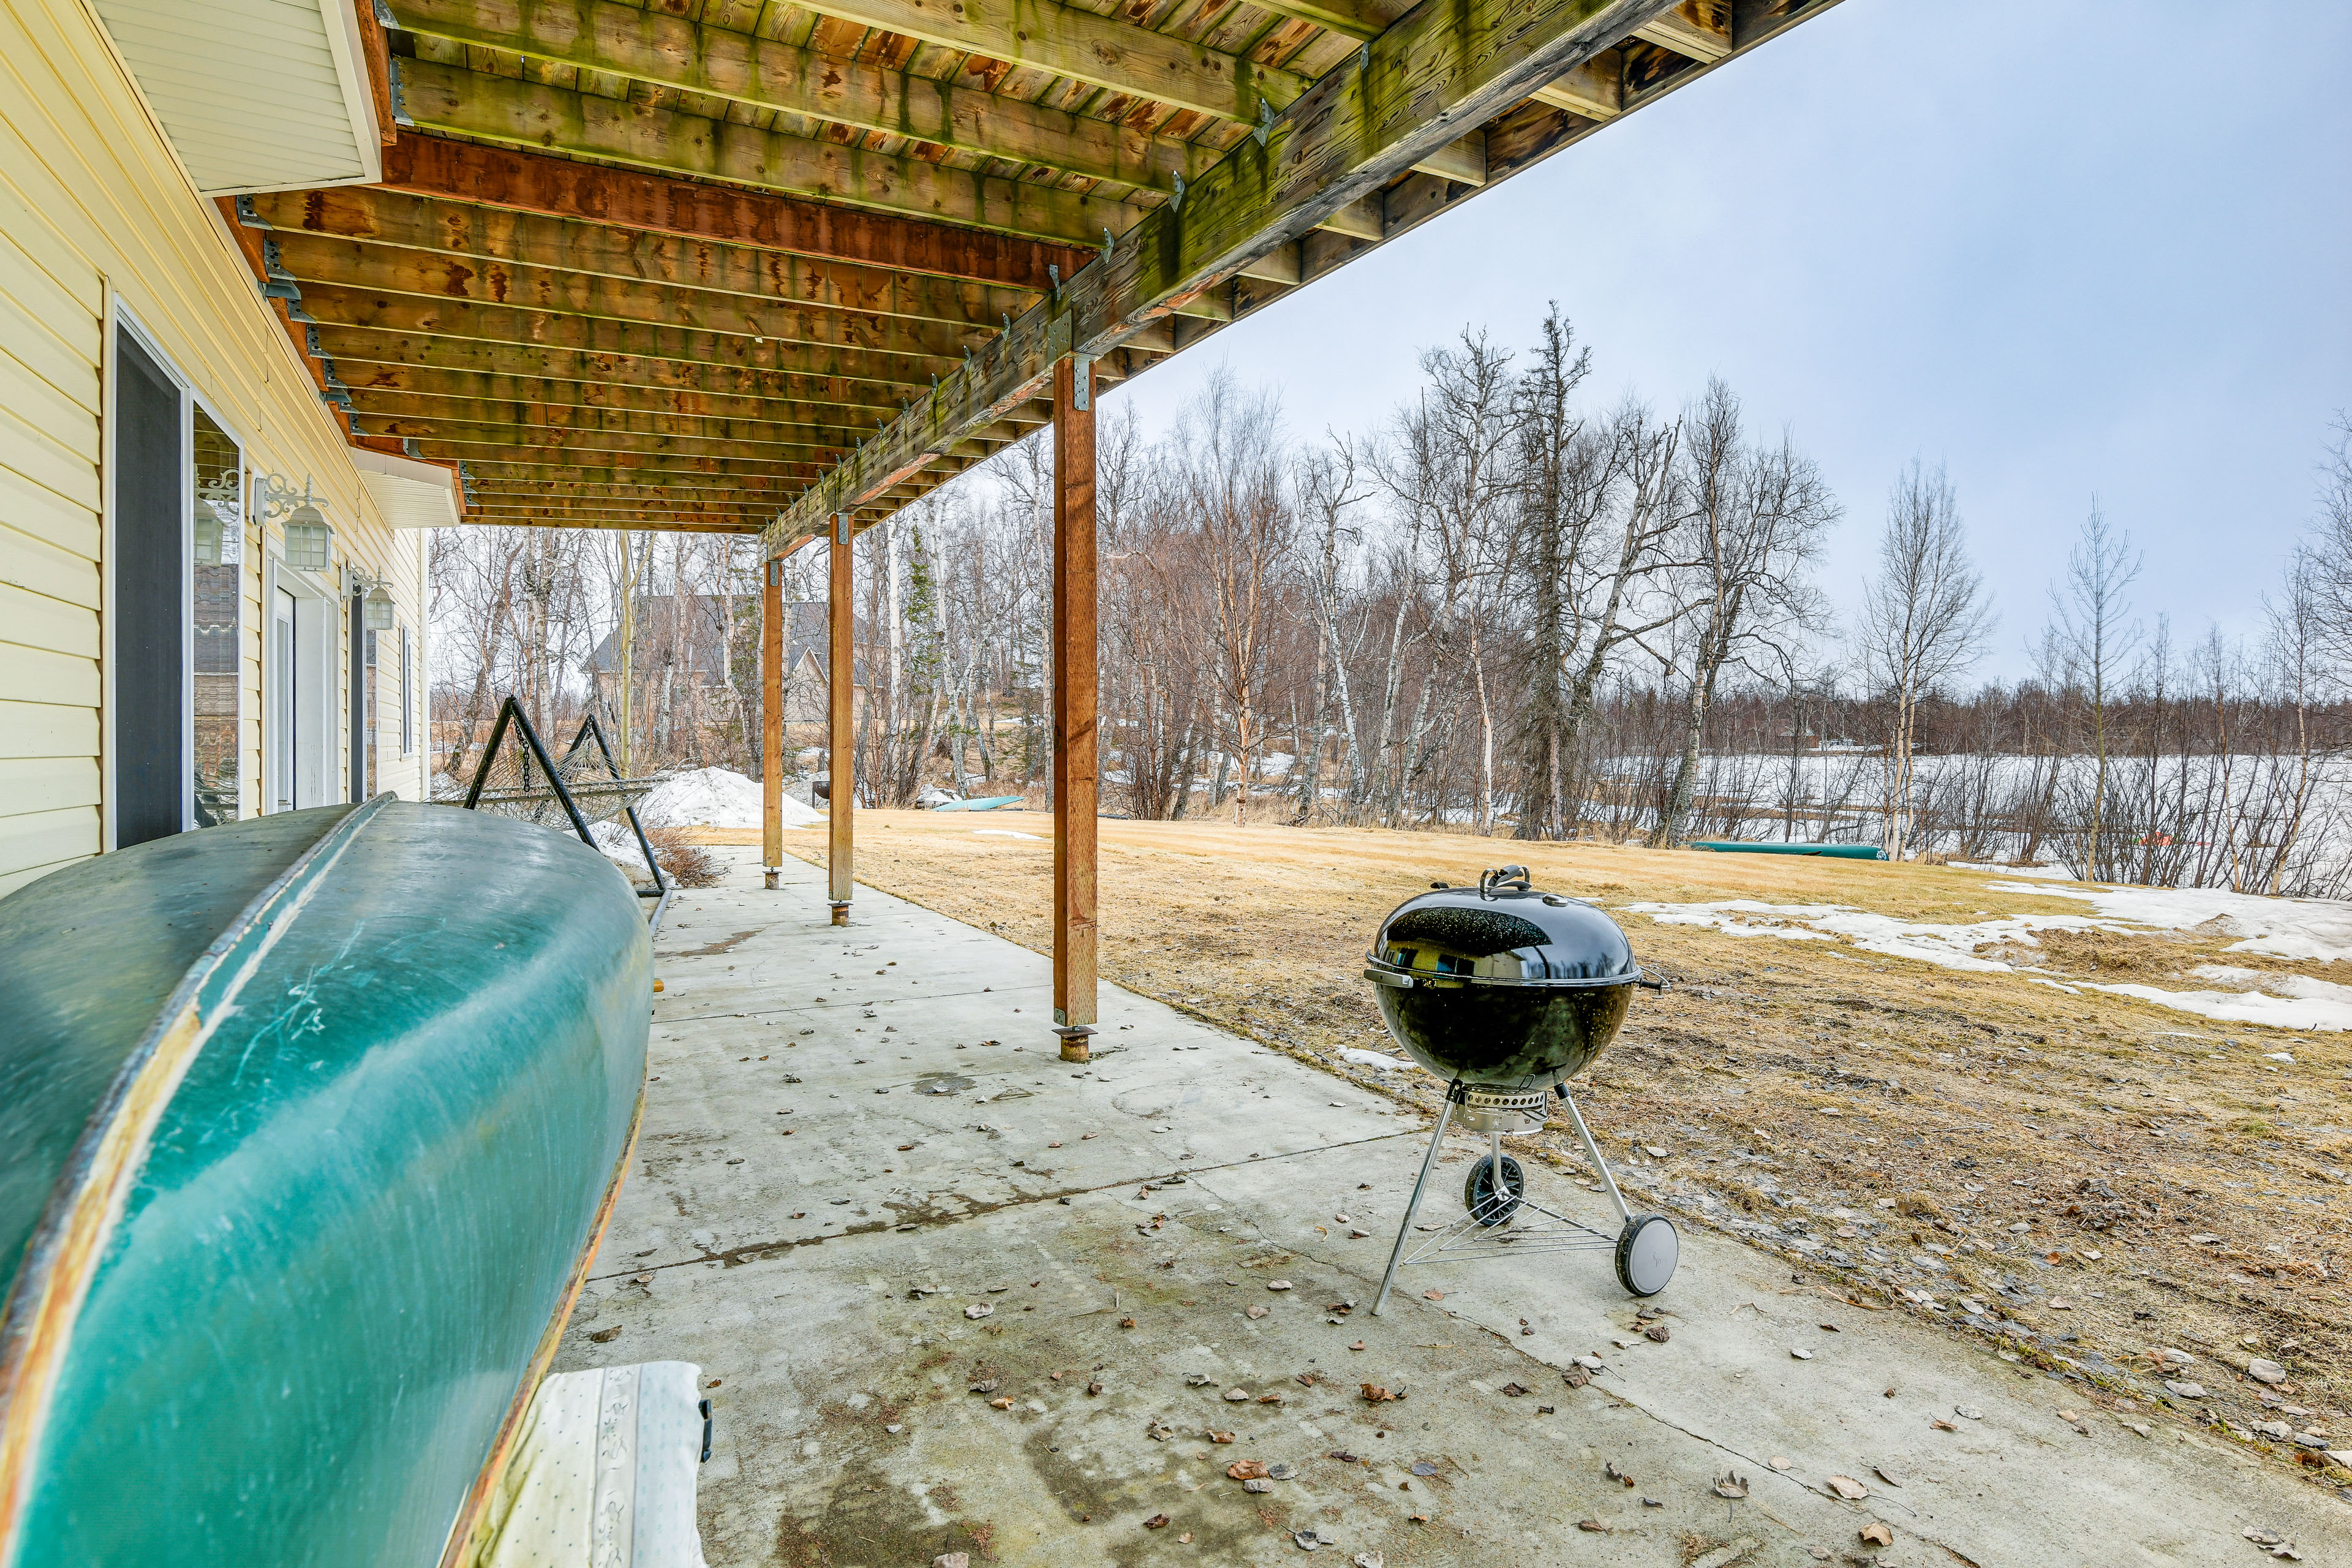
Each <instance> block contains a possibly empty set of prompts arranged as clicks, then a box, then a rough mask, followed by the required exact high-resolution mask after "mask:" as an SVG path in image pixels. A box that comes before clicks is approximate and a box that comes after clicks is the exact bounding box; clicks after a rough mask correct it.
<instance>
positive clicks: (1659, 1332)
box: [1643, 1323, 1675, 1344]
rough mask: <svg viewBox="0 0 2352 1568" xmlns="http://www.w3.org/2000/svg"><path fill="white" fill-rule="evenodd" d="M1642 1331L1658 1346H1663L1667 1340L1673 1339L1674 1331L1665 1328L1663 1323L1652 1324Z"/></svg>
mask: <svg viewBox="0 0 2352 1568" xmlns="http://www.w3.org/2000/svg"><path fill="white" fill-rule="evenodd" d="M1643 1333H1644V1334H1647V1335H1648V1336H1649V1337H1650V1338H1651V1339H1653V1340H1655V1341H1656V1342H1658V1343H1660V1344H1664V1343H1665V1342H1667V1341H1668V1340H1670V1339H1672V1338H1674V1337H1675V1336H1674V1331H1673V1330H1671V1329H1669V1328H1667V1327H1666V1325H1665V1324H1664V1323H1652V1324H1651V1325H1650V1326H1649V1327H1648V1328H1646V1329H1644V1330H1643Z"/></svg>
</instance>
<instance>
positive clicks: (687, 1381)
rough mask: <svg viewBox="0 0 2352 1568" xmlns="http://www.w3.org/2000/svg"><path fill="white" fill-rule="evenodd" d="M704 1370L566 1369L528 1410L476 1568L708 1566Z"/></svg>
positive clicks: (686, 1366) (654, 1366)
mask: <svg viewBox="0 0 2352 1568" xmlns="http://www.w3.org/2000/svg"><path fill="white" fill-rule="evenodd" d="M701 1382H702V1369H701V1368H700V1367H698V1366H695V1365H693V1364H692V1363H688V1362H682V1361H653V1362H644V1363H639V1364H637V1365H635V1366H608V1367H601V1368H597V1369H595V1370H593V1371H589V1372H566V1373H556V1374H555V1375H554V1376H552V1377H550V1378H548V1379H547V1380H546V1381H545V1382H543V1383H541V1384H540V1385H539V1392H538V1393H537V1394H534V1395H532V1397H531V1402H530V1409H529V1410H528V1411H527V1412H525V1413H524V1415H523V1422H522V1430H521V1431H520V1433H519V1434H518V1435H517V1436H516V1439H515V1446H514V1449H513V1452H512V1453H511V1454H510V1455H509V1458H508V1459H507V1465H506V1469H505V1472H504V1473H503V1474H502V1475H500V1476H499V1485H498V1489H497V1490H496V1491H495V1492H494V1493H493V1494H492V1496H491V1498H490V1501H489V1507H488V1517H487V1518H486V1519H485V1520H484V1521H483V1528H482V1529H481V1530H480V1531H478V1532H477V1535H476V1539H477V1540H478V1541H479V1542H481V1545H480V1547H479V1549H478V1553H477V1555H476V1557H475V1559H474V1561H475V1563H477V1564H478V1568H703V1561H702V1536H701V1533H700V1532H699V1531H698V1530H697V1529H696V1528H695V1520H694V1491H695V1479H696V1476H697V1473H698V1470H699V1468H700V1462H701V1458H702V1415H701V1413H700V1411H699V1410H698V1401H699V1398H700V1392H699V1391H700V1388H701Z"/></svg>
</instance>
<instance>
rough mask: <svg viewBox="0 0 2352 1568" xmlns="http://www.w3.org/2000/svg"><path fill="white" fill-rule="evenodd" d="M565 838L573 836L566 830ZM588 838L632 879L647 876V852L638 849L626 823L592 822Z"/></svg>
mask: <svg viewBox="0 0 2352 1568" xmlns="http://www.w3.org/2000/svg"><path fill="white" fill-rule="evenodd" d="M564 837H567V838H568V837H573V835H572V833H571V831H570V830H569V829H566V830H565V833H564ZM588 837H591V838H593V839H594V840H595V841H596V847H597V849H598V850H599V851H600V852H601V853H602V854H603V855H604V858H605V859H607V860H610V861H611V862H612V863H613V864H614V865H615V866H618V867H619V868H621V869H622V870H623V871H625V872H626V873H628V874H629V875H630V876H632V877H642V876H644V875H646V852H645V851H644V850H642V849H640V848H638V847H637V836H636V835H635V834H634V833H632V832H630V831H629V825H628V823H627V822H626V821H621V822H592V823H590V824H589V825H588Z"/></svg>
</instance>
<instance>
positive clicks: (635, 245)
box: [242, 185, 1037, 328]
mask: <svg viewBox="0 0 2352 1568" xmlns="http://www.w3.org/2000/svg"><path fill="white" fill-rule="evenodd" d="M242 210H243V211H244V212H246V213H247V214H249V215H251V216H248V217H247V218H246V219H245V220H244V221H245V222H246V223H247V224H248V225H258V226H262V227H265V228H268V229H271V230H274V231H276V232H277V234H278V237H279V238H278V254H279V256H280V258H281V259H282V264H283V265H284V267H285V268H286V269H287V270H288V271H289V272H291V273H293V274H294V276H295V277H296V278H298V279H299V278H304V277H310V276H318V277H322V278H324V277H333V278H335V279H336V280H337V281H340V282H348V283H352V284H355V285H358V286H360V287H378V286H381V287H386V288H404V289H409V290H410V291H415V288H416V287H417V283H418V280H420V279H421V280H422V281H423V283H424V284H425V291H426V292H432V293H441V292H449V291H451V286H452V285H453V284H454V285H455V286H456V287H457V289H465V290H467V292H466V293H464V294H463V295H460V296H459V297H464V298H482V297H484V296H485V295H488V297H490V298H493V299H499V300H506V299H510V298H513V297H515V296H517V295H520V294H522V293H526V292H529V291H530V290H531V289H533V288H534V287H539V288H542V289H543V288H544V287H545V286H544V284H543V283H542V284H539V285H534V284H533V283H532V282H530V279H533V278H537V277H541V276H543V275H545V274H549V273H552V274H556V275H570V274H578V275H581V276H583V277H585V278H591V279H606V280H609V281H611V282H613V283H616V284H622V285H627V286H633V287H637V288H671V289H703V290H708V291H709V292H711V293H713V294H716V295H718V296H720V297H721V298H740V299H743V300H750V301H752V302H753V303H752V304H751V305H750V306H746V307H745V308H746V309H756V308H757V307H759V306H762V305H766V304H771V303H791V304H795V305H801V306H804V307H808V308H811V309H815V310H854V311H861V312H865V313H867V314H872V315H885V316H908V317H911V318H913V319H915V320H918V321H952V322H956V323H959V324H963V325H969V324H971V323H974V322H979V323H982V324H985V325H987V326H989V327H991V328H993V327H995V326H996V325H997V323H998V322H999V321H1002V320H1003V317H1004V316H1006V315H1008V314H1014V313H1018V312H1020V311H1023V310H1027V309H1029V307H1030V306H1032V305H1034V304H1035V303H1036V302H1037V294H1036V292H1035V291H1034V290H1031V289H1007V288H1000V287H995V286H992V285H989V284H985V283H978V282H973V281H971V280H969V279H948V278H940V277H938V276H936V275H934V274H931V273H928V272H908V271H892V270H888V269H886V268H878V267H866V266H863V265H860V264H858V263H856V262H846V261H834V260H830V259H825V258H813V257H806V256H798V255H795V254H793V252H791V251H785V250H764V249H761V248H759V247H753V246H748V245H725V244H721V243H719V242H717V241H714V240H688V239H681V238H678V237H676V236H674V235H666V234H655V233H649V232H647V231H646V230H643V229H626V228H621V227H617V226H614V225H611V224H602V223H582V222H579V221H577V220H572V219H565V218H551V217H541V216H538V215H536V214H532V213H518V212H510V211H508V210H506V209H504V208H500V207H485V206H475V205H470V204H467V203H464V202H453V201H437V200H434V199H432V198H430V197H425V196H415V195H407V194H406V193H404V192H400V191H386V190H382V189H379V188H377V187H375V186H373V185H341V186H337V187H334V188H331V189H329V190H323V191H285V192H277V193H273V194H268V195H257V196H250V197H247V198H246V201H245V203H244V204H243V207H242ZM303 237H310V238H308V239H306V238H303ZM342 242H365V244H366V245H372V246H376V247H386V249H385V253H384V255H383V257H381V258H373V257H371V258H367V259H365V260H364V261H353V262H352V263H350V264H351V265H352V266H354V267H360V268H365V269H366V270H367V271H369V272H372V273H383V274H386V275H389V276H391V277H393V278H395V279H404V280H405V281H401V282H391V283H385V284H383V285H376V284H373V283H369V282H366V281H364V280H363V279H362V275H361V273H360V272H358V271H353V272H351V273H349V274H337V273H335V272H332V271H330V270H320V271H315V272H314V271H311V270H309V269H307V268H315V267H318V266H320V262H319V260H318V259H317V258H322V257H323V258H352V257H358V256H359V255H360V254H361V249H360V248H354V249H351V250H337V249H335V248H333V247H334V246H335V245H337V244H339V243H342ZM321 246H324V247H326V248H323V249H321V248H320V247H321ZM298 258H310V259H309V260H308V261H305V260H302V259H298ZM569 291H570V292H573V293H577V292H578V291H579V290H578V286H576V285H575V286H571V287H570V289H569ZM581 308H584V307H581ZM599 313H602V314H620V315H627V314H628V312H627V311H602V312H599Z"/></svg>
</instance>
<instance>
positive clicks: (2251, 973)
mask: <svg viewBox="0 0 2352 1568" xmlns="http://www.w3.org/2000/svg"><path fill="white" fill-rule="evenodd" d="M2239 945H2240V946H2243V945H2244V943H2240V944H2239ZM2191 973H2194V974H2195V975H2196V976H2197V977H2198V978H2199V979H2200V980H2211V981H2216V982H2219V983H2220V984H2223V985H2227V986H2229V987H2230V989H2229V990H2226V991H2165V990H2161V989H2159V988H2158V987H2157V986H2154V985H2089V989H2091V990H2094V991H2112V992H2114V993H2115V994H2117V995H2119V996H2137V997H2138V998H2139V999H2140V1000H2141V1001H2143V1002H2153V1003H2155V1004H2156V1005H2158V1006H2159V1007H2171V1008H2176V1009H2178V1010H2179V1011H2180V1012H2183V1013H2195V1014H2197V1015H2198V1016H2200V1017H2206V1018H2211V1019H2213V1020H2215V1021H2216V1022H2219V1023H2224V1024H2261V1025H2263V1026H2267V1027H2269V1028H2273V1029H2316V1030H2326V1031H2329V1032H2338V1031H2342V1030H2346V1029H2352V985H2336V984H2331V983H2330V982H2328V981H2325V980H2314V979H2312V978H2310V977H2309V976H2308V975H2303V974H2273V973H2271V972H2270V971H2268V970H2263V969H2237V968H2233V967H2231V966H2230V965H2227V964H2221V963H2200V964H2199V965H2198V966H2197V968H2196V969H2194V970H2193V971H2191ZM2085 984H2086V985H2087V984H2088V983H2087V982H2085Z"/></svg>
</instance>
